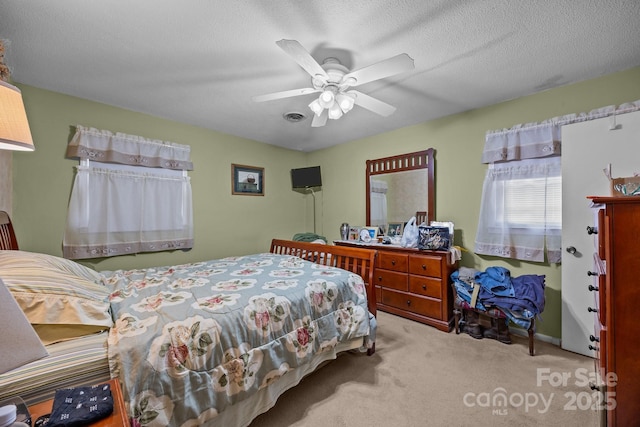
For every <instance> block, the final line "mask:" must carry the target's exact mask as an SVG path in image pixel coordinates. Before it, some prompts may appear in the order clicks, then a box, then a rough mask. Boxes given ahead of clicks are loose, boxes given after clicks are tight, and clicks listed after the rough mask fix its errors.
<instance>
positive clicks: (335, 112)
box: [328, 103, 342, 120]
mask: <svg viewBox="0 0 640 427" xmlns="http://www.w3.org/2000/svg"><path fill="white" fill-rule="evenodd" d="M328 115H329V118H330V119H333V120H338V119H339V118H340V117H342V110H341V109H340V106H339V105H338V104H336V103H334V104H333V105H332V106H331V107H330V108H329V111H328Z"/></svg>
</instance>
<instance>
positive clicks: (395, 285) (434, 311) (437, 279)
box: [334, 240, 458, 332]
mask: <svg viewBox="0 0 640 427" xmlns="http://www.w3.org/2000/svg"><path fill="white" fill-rule="evenodd" d="M334 243H335V244H336V245H342V246H354V247H364V248H367V249H375V250H377V251H378V257H377V258H376V264H375V270H374V273H373V281H374V283H375V285H376V300H377V308H378V310H382V311H386V312H388V313H393V314H396V315H398V316H402V317H406V318H408V319H412V320H416V321H418V322H422V323H425V324H427V325H431V326H434V327H436V328H438V329H440V330H442V331H446V332H449V331H450V330H451V328H452V327H453V295H452V293H453V291H452V288H451V286H450V283H451V282H450V276H451V273H453V271H455V270H457V269H458V263H457V262H454V263H451V262H450V254H449V252H448V251H426V250H418V249H414V248H403V247H401V246H395V245H383V244H379V243H375V244H370V245H368V244H364V243H357V242H352V241H345V240H337V241H335V242H334Z"/></svg>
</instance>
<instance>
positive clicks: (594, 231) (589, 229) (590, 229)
mask: <svg viewBox="0 0 640 427" xmlns="http://www.w3.org/2000/svg"><path fill="white" fill-rule="evenodd" d="M587 234H598V229H597V228H596V227H587Z"/></svg>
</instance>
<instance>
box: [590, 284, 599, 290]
mask: <svg viewBox="0 0 640 427" xmlns="http://www.w3.org/2000/svg"><path fill="white" fill-rule="evenodd" d="M589 290H590V291H599V290H600V288H599V287H597V286H593V285H589Z"/></svg>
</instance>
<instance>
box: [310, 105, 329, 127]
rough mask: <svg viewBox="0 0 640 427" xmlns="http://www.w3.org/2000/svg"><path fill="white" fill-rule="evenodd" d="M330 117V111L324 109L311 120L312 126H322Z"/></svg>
mask: <svg viewBox="0 0 640 427" xmlns="http://www.w3.org/2000/svg"><path fill="white" fill-rule="evenodd" d="M328 117H329V113H328V112H327V110H326V109H325V110H322V113H320V115H317V114H314V115H313V120H312V121H311V127H313V128H318V127H320V126H324V125H326V124H327V118H328Z"/></svg>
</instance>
